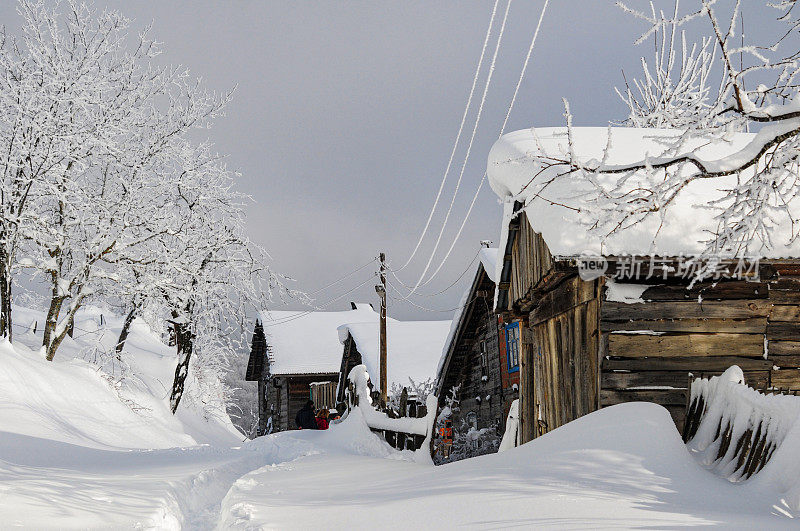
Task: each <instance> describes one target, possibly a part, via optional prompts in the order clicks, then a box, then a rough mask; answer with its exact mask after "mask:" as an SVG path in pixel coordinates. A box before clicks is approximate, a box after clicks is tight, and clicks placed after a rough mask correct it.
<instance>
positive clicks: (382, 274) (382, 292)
mask: <svg viewBox="0 0 800 531" xmlns="http://www.w3.org/2000/svg"><path fill="white" fill-rule="evenodd" d="M380 260H381V271H380V277H381V283H380V284H378V285H377V286H375V291H376V292H378V296H379V297H380V298H381V314H380V315H381V319H380V373H381V374H380V386H381V407H382V408H383V407H386V400H387V389H386V254H385V253H381V254H380Z"/></svg>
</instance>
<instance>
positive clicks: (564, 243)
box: [487, 127, 800, 265]
mask: <svg viewBox="0 0 800 531" xmlns="http://www.w3.org/2000/svg"><path fill="white" fill-rule="evenodd" d="M609 134H610V139H609ZM679 134H680V133H679V132H677V131H674V130H665V129H639V128H625V127H615V128H605V127H575V128H573V129H572V153H573V154H574V156H575V159H576V162H578V163H581V164H587V165H591V164H593V163H596V162H593V161H601V160H602V161H603V164H604V165H606V166H609V165H624V164H633V163H636V162H638V161H641V160H644V159H645V158H650V159H652V158H657V157H659V156H663V155H666V154H667V153H666V151H665V150H666V149H667V145H666V144H667V143H668V142H667V141H668V140H670V139H673V140H674V139H675V138H676V137H677V136H678V135H679ZM758 142H759V140H758V138H757V135H755V134H748V133H732V134H730V135H727V136H726V138H725V140H715V141H710V140H708V139H702V140H701V139H692V140H690V141H689V142H687V143H686V144H684V145H683V146H681V148H682V153H685V152H689V153H693V154H694V155H695V156H697V157H698V158H700V159H702V160H704V161H708V163H709V164H710V165H713V166H714V167H717V166H719V167H722V166H721V164H722V163H721V162H719V161H720V160H721V159H722V158H724V157H727V156H730V155H732V154H735V153H737V152H739V151H740V150H744V151H743V153H744V154H747V153H749V152H750V151H752V149H754V148H753V144H758ZM606 147H608V153H607V157H606V159H605V160H603V157H604V151H605V149H606ZM569 148H570V146H569V140H568V135H567V129H566V128H563V127H556V128H536V129H533V128H531V129H524V130H521V131H515V132H512V133H508V134H506V135H503V136H502V137H501V138H500V139H499V140H498V141H497V142H496V143H495V144H494V146H493V147H492V149H491V151H490V152H489V159H488V164H487V173H488V177H489V183H490V185H491V187H492V189H493V190H494V191H495V193H496V194H497V195H498V196H499V197H500V198H501V199H503V200H504V201H505V206H504V220H503V227H502V234H501V241H500V248H501V249H503V248H505V243H506V239H507V229H508V222H509V221H510V219H511V217H512V215H513V204H514V202H515V201H521V202H523V203H524V204H525V213H526V215H527V218H528V221H529V223H530V224H531V227H532V228H533V230H534V231H536V232H538V233H541V234H542V237H543V238H544V240H545V242H546V243H547V245H548V247H549V249H550V252H551V253H552V254H553V255H555V256H575V255H579V254H581V253H583V252H590V253H593V254H603V255H621V254H638V255H655V254H658V255H663V256H678V255H681V254H684V255H696V254H699V253H701V252H702V251H703V250H704V244H703V242H704V241H706V240H708V239H709V238H710V235H711V234H713V233H714V232H715V230H716V229H717V224H718V222H717V220H716V219H715V216H716V215H717V213H718V212H717V211H715V210H711V209H708V208H702V207H705V206H707V205H708V204H709V203H710V202H711V201H713V200H715V199H718V198H721V197H722V196H723V194H724V190H725V189H726V188H730V187H731V186H732V185H735V184H736V179H737V177H736V175H731V176H725V177H715V178H704V179H697V180H695V181H693V182H692V183H690V184H689V185H688V186H685V187H684V188H683V189H681V191H680V192H679V194H678V196H677V197H676V199H675V201H674V203H673V204H672V205H671V206H670V207H669V208H668V209H667V210H666V211H665V212H664V215H663V219H662V218H661V217H660V216H659V215H658V214H656V215H652V216H650V217H649V218H648V219H646V220H644V221H643V222H640V223H638V224H634V225H632V226H628V227H626V228H624V229H622V230H620V231H618V232H616V233H614V234H611V235H610V236H608V237H607V238H601V237H600V236H599V235H596V234H590V233H589V231H588V230H587V224H586V223H585V222H586V221H587V219H582V218H581V216H582V215H585V214H583V213H582V211H581V207H582V206H585V205H586V204H587V201H588V200H590V199H592V198H595V197H597V192H596V191H595V190H593V188H592V187H591V186H590V184H589V182H588V180H587V179H586V178H585V177H581V176H579V175H577V174H575V173H573V174H570V175H566V176H563V177H559V178H557V179H553V177H554V176H555V175H556V174H557V173H559V172H563V171H564V170H565V166H563V165H562V166H551V167H549V168H548V167H546V164H545V163H543V161H542V159H543V158H547V157H549V158H557V159H562V160H563V159H568V153H569ZM745 148H746V149H745ZM715 161H716V162H715ZM734 162H735V161H734ZM643 173H644V172H637V173H636V174H634V175H633V176H631V178H630V179H629V180H628V182H626V184H625V186H626V187H630V188H633V187H637V186H648V185H647V182H646V181H645V180H644V178H645V177H644V175H643ZM619 177H620V175H619V174H611V175H609V174H605V175H599V176H598V180H599V181H600V182H601V184H603V185H605V187H606V188H609V187H610V186H611V183H615V182H616V181H617V179H618V178H619ZM626 189H627V188H626ZM793 207H795V208H798V207H800V205H793ZM798 210H800V208H798ZM583 211H584V212H585V211H586V209H585V208H584V209H583ZM791 231H792V227H791V223H789V222H788V219H786V220H784V219H783V218H780V217H779V216H776V219H775V227H774V232H773V241H772V242H771V245H772V246H771V248H767V247H762V248H761V249H760V250H752V249H751V250H750V252H751V253H752V254H758V255H760V256H762V257H765V258H778V257H791V256H794V257H796V256H800V240H797V241H795V242H793V243H789V242H790V241H791V239H792V238H791V236H792V232H791ZM501 265H502V264H501Z"/></svg>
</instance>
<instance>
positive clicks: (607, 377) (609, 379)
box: [601, 371, 689, 389]
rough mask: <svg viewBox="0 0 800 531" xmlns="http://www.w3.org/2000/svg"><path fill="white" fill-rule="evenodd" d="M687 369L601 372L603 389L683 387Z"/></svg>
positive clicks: (687, 373)
mask: <svg viewBox="0 0 800 531" xmlns="http://www.w3.org/2000/svg"><path fill="white" fill-rule="evenodd" d="M688 375H689V371H639V372H603V374H602V376H601V381H602V388H603V389H627V388H629V387H641V386H654V385H660V386H670V387H677V388H685V387H686V386H687V385H688Z"/></svg>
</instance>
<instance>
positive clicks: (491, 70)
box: [411, 0, 513, 293]
mask: <svg viewBox="0 0 800 531" xmlns="http://www.w3.org/2000/svg"><path fill="white" fill-rule="evenodd" d="M512 1H513V0H508V3H507V4H506V9H505V12H504V13H503V22H502V24H501V25H500V32H499V33H498V34H497V43H496V44H495V47H494V54H493V55H492V62H491V64H490V65H489V72H488V74H487V76H486V85H485V86H484V87H483V95H482V96H481V103H480V106H479V107H478V114H477V116H476V117H475V125H474V126H473V128H472V136H471V137H470V139H469V144H467V152H466V154H465V156H464V163H463V164H462V165H461V173H460V174H459V176H458V181H456V188H455V190H454V191H453V198H452V199H451V201H450V207H449V208H448V209H447V214H445V217H444V222H443V223H442V229H441V230H440V231H439V236H438V237H437V238H436V244H435V245H434V246H433V251H431V256H430V258H428V263H427V264H425V269H424V270H423V271H422V274H421V275H420V276H419V279H418V280H417V283H416V284H415V285H414V289H413V290H412V291H411V293H414V292H415V291H416V290H417V288H419V286H420V284H421V283H422V279H423V278H424V277H425V274H426V273H427V272H428V269H429V268H430V266H431V263H432V262H433V257H434V256H435V255H436V251H437V250H438V249H439V244H440V243H441V241H442V235H443V234H444V231H445V228H446V227H447V222H448V220H449V219H450V214H451V213H452V211H453V205H454V204H455V202H456V196H457V195H458V190H459V188H460V186H461V181H462V179H463V177H464V171H465V169H466V167H467V162H468V161H469V156H470V153H471V152H472V144H473V142H474V141H475V134H476V133H477V132H478V125H479V124H480V121H481V115H482V114H483V106H484V104H485V103H486V95H487V94H488V92H489V86H490V85H491V83H492V75H493V74H494V68H495V64H496V63H497V54H498V53H499V52H500V45H501V44H502V42H503V34H504V33H505V29H506V22H507V21H508V11H509V9H510V8H511V2H512ZM476 197H477V194H476ZM473 203H474V201H473ZM470 210H471V208H470ZM440 269H441V267H440ZM432 279H433V277H431V278H429V279H428V280H427V281H426V282H425V284H428V282H430V281H431V280H432ZM425 284H423V285H425Z"/></svg>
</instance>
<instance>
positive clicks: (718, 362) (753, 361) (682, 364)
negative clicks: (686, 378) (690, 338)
mask: <svg viewBox="0 0 800 531" xmlns="http://www.w3.org/2000/svg"><path fill="white" fill-rule="evenodd" d="M602 365H603V367H602V368H603V370H604V371H607V370H620V371H626V370H627V371H689V372H693V373H699V372H702V371H720V372H722V371H724V370H726V369H727V368H728V367H730V366H731V365H738V366H739V367H741V369H742V370H743V371H758V370H769V369H770V368H771V367H772V361H770V360H765V359H763V358H742V357H739V356H714V357H704V358H703V357H698V358H694V357H685V356H671V357H667V358H659V357H649V358H633V359H604V360H603V364H602Z"/></svg>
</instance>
